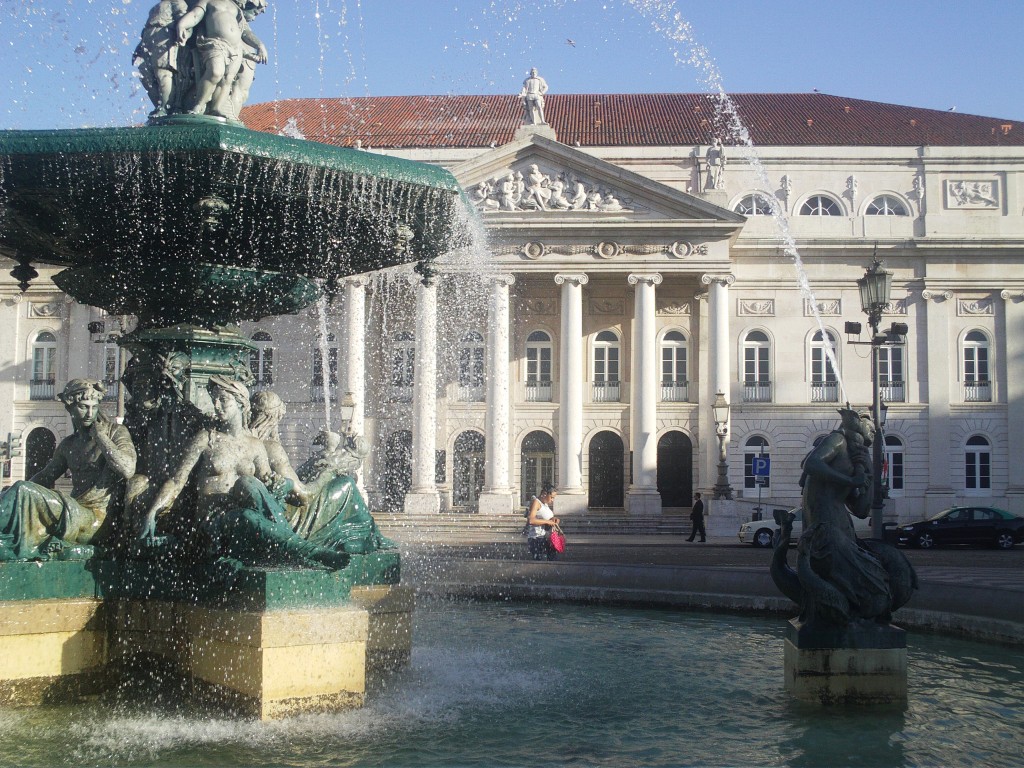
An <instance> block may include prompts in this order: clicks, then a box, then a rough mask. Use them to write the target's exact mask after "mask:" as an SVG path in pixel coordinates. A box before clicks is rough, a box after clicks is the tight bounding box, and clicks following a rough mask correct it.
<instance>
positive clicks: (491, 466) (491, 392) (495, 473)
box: [479, 275, 515, 514]
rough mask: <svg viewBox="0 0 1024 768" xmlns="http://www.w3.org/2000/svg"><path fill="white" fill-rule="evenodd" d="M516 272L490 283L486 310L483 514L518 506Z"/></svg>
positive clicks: (499, 276)
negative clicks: (513, 442)
mask: <svg viewBox="0 0 1024 768" xmlns="http://www.w3.org/2000/svg"><path fill="white" fill-rule="evenodd" d="M514 282H515V276H514V275H498V276H496V277H494V278H493V279H492V282H491V303H490V306H489V307H488V311H487V421H486V424H485V434H486V435H487V437H486V442H485V443H484V457H485V462H486V467H485V470H484V489H483V493H481V494H480V499H479V510H480V512H481V514H493V513H509V512H512V510H513V509H514V507H515V493H514V492H513V490H512V485H511V480H510V472H509V459H510V453H509V441H510V439H511V435H512V423H511V412H512V408H511V401H510V398H511V386H512V380H511V376H509V370H510V368H509V365H510V363H509V361H510V357H511V354H510V353H511V347H510V344H509V318H510V312H509V297H508V292H509V286H511V285H512V284H513V283H514Z"/></svg>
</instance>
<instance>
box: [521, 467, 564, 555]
mask: <svg viewBox="0 0 1024 768" xmlns="http://www.w3.org/2000/svg"><path fill="white" fill-rule="evenodd" d="M557 495H558V492H557V491H556V490H555V486H553V485H552V484H551V483H544V485H543V486H542V487H541V490H540V495H539V496H534V497H533V500H532V501H531V502H530V513H529V515H528V516H527V520H526V524H527V525H528V526H529V527H530V528H529V532H528V534H527V535H528V538H529V542H530V556H531V557H533V559H534V560H544V559H547V560H554V559H555V557H556V556H557V554H558V553H557V552H555V549H554V547H552V546H551V537H550V536H549V534H550V533H551V529H552V528H554V527H555V526H556V525H558V523H559V521H558V518H557V517H555V513H554V512H553V511H552V509H551V505H552V504H553V503H554V501H555V496H557Z"/></svg>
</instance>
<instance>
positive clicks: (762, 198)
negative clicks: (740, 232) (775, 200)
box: [733, 192, 772, 216]
mask: <svg viewBox="0 0 1024 768" xmlns="http://www.w3.org/2000/svg"><path fill="white" fill-rule="evenodd" d="M733 210H734V211H736V213H740V214H743V215H744V216H771V215H772V203H771V200H769V199H768V197H767V195H763V194H761V193H760V192H755V193H754V194H752V195H747V196H746V197H744V198H743V199H742V200H740V201H739V202H738V203H736V207H735V208H733Z"/></svg>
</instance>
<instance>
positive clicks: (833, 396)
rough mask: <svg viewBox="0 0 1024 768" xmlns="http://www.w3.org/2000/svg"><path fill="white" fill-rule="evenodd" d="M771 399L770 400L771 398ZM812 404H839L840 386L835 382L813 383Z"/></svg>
mask: <svg viewBox="0 0 1024 768" xmlns="http://www.w3.org/2000/svg"><path fill="white" fill-rule="evenodd" d="M769 399H770V398H769ZM811 402H812V403H838V402H839V384H838V383H837V382H834V381H824V382H821V381H819V382H812V383H811Z"/></svg>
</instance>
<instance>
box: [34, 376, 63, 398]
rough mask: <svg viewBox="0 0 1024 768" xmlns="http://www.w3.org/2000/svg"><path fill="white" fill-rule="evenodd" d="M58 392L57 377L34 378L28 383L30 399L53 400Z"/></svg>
mask: <svg viewBox="0 0 1024 768" xmlns="http://www.w3.org/2000/svg"><path fill="white" fill-rule="evenodd" d="M56 394H57V381H56V379H32V380H30V381H29V383H28V399H29V400H53V398H54V397H55V396H56Z"/></svg>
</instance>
